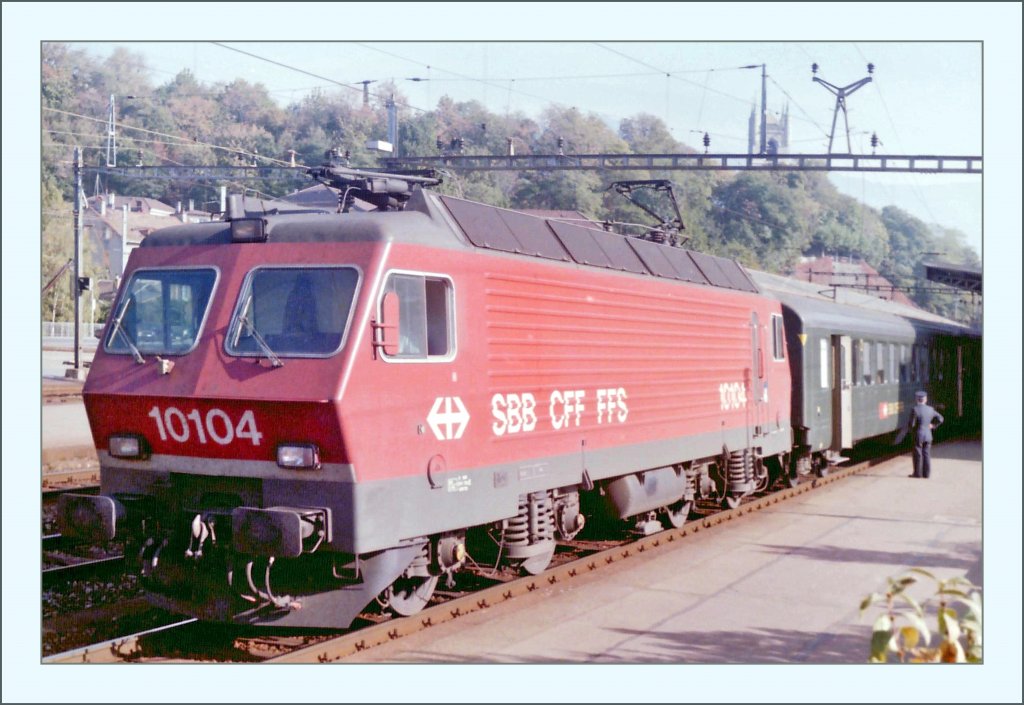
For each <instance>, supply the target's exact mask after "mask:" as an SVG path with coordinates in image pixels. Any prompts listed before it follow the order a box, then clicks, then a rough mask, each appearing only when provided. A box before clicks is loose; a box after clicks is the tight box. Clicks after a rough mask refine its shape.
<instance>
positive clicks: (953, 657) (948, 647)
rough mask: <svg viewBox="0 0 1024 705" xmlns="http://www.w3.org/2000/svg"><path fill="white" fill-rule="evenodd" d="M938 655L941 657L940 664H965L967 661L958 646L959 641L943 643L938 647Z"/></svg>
mask: <svg viewBox="0 0 1024 705" xmlns="http://www.w3.org/2000/svg"><path fill="white" fill-rule="evenodd" d="M939 653H941V655H942V656H941V659H940V660H941V661H942V663H965V662H966V661H967V656H966V655H965V654H964V648H963V647H962V646H960V642H959V641H952V640H947V641H943V642H942V644H940V645H939Z"/></svg>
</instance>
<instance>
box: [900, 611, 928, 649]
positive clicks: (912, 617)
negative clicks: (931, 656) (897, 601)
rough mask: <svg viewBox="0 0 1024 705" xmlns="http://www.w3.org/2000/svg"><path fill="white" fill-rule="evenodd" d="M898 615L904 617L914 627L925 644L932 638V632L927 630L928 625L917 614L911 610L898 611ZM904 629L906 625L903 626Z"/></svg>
mask: <svg viewBox="0 0 1024 705" xmlns="http://www.w3.org/2000/svg"><path fill="white" fill-rule="evenodd" d="M900 616H901V617H904V618H906V620H907V621H908V622H910V624H911V625H912V628H913V629H915V630H916V631H917V632H918V633H919V634H920V635H921V637H922V638H923V639H924V643H925V644H927V643H929V642H930V641H931V640H932V633H931V631H929V629H928V625H927V624H926V623H925V621H924V619H922V618H921V617H920V616H919V615H917V614H915V613H913V612H900ZM904 629H907V627H904ZM910 648H913V647H910Z"/></svg>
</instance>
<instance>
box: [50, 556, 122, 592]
mask: <svg viewBox="0 0 1024 705" xmlns="http://www.w3.org/2000/svg"><path fill="white" fill-rule="evenodd" d="M126 565H127V564H126V563H125V560H124V556H123V555H116V556H109V557H107V558H98V559H96V560H89V561H82V562H80V563H71V564H69V565H61V566H56V567H53V568H46V569H44V570H43V574H42V575H43V582H42V586H43V589H44V590H46V589H47V588H54V587H57V586H58V585H62V584H67V583H70V582H73V581H75V580H105V579H107V578H110V577H113V576H116V575H118V574H122V575H123V574H124V573H125V567H126Z"/></svg>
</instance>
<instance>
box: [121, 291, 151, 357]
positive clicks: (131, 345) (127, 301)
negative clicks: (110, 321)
mask: <svg viewBox="0 0 1024 705" xmlns="http://www.w3.org/2000/svg"><path fill="white" fill-rule="evenodd" d="M133 300H134V299H132V297H131V296H129V297H128V298H126V299H125V300H124V306H122V307H121V312H120V313H118V314H117V318H115V319H114V332H115V333H120V334H121V340H123V341H124V342H125V344H126V345H127V346H128V349H129V350H131V351H132V357H134V358H135V362H137V363H139V364H140V365H144V364H146V358H144V357H142V353H140V352H139V349H138V348H137V347H135V343H133V342H132V339H131V336H129V335H128V332H127V331H125V329H124V328H123V327H121V321H123V320H124V315H125V314H126V313H128V307H129V306H131V303H132V301H133Z"/></svg>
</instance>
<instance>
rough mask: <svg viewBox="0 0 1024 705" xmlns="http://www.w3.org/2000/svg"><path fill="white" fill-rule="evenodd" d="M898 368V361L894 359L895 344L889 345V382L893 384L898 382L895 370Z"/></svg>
mask: <svg viewBox="0 0 1024 705" xmlns="http://www.w3.org/2000/svg"><path fill="white" fill-rule="evenodd" d="M898 367H899V360H898V359H897V358H896V344H895V343H889V382H890V384H895V383H896V382H898V381H899V374H898V372H897V368H898Z"/></svg>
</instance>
